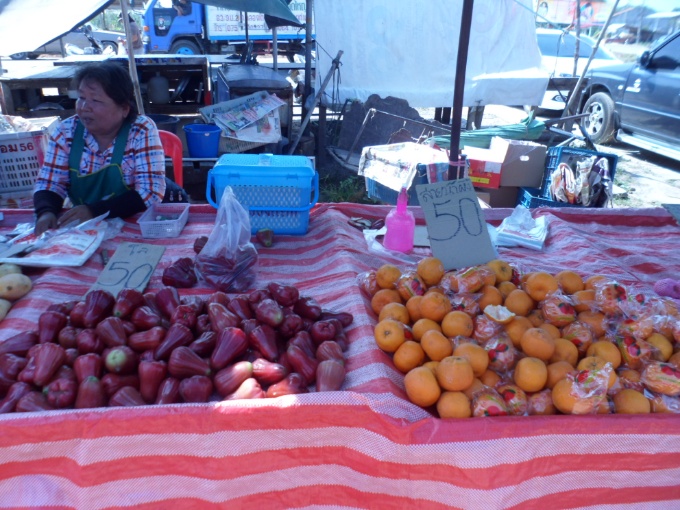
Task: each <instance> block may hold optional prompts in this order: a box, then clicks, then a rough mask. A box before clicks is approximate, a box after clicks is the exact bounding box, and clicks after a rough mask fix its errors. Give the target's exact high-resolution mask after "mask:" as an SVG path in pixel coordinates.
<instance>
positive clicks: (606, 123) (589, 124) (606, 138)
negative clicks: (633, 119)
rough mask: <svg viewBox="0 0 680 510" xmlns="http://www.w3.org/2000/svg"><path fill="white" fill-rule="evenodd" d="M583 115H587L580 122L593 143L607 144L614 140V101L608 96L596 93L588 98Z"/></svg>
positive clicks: (604, 93) (603, 93)
mask: <svg viewBox="0 0 680 510" xmlns="http://www.w3.org/2000/svg"><path fill="white" fill-rule="evenodd" d="M583 113H587V114H588V116H587V117H584V118H583V121H582V122H583V127H584V128H585V130H586V132H587V133H588V135H590V138H591V140H592V141H593V143H599V144H603V143H609V142H611V141H612V140H613V139H614V131H615V130H616V129H615V128H616V121H615V119H614V101H613V100H612V98H611V97H609V94H607V93H606V92H597V93H595V94H593V95H592V96H590V97H589V98H588V101H586V104H585V106H584V107H583Z"/></svg>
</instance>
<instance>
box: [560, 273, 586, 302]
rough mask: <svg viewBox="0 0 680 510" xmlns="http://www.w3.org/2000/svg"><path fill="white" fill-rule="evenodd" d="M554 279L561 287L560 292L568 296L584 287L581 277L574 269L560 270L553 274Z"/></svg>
mask: <svg viewBox="0 0 680 510" xmlns="http://www.w3.org/2000/svg"><path fill="white" fill-rule="evenodd" d="M555 279H556V280H557V283H558V285H559V286H560V289H562V292H564V293H565V294H567V295H569V296H571V295H572V294H574V293H575V292H579V291H581V290H583V289H584V288H585V283H583V278H581V276H580V275H579V274H578V273H576V272H574V271H569V270H565V271H560V272H559V273H556V274H555Z"/></svg>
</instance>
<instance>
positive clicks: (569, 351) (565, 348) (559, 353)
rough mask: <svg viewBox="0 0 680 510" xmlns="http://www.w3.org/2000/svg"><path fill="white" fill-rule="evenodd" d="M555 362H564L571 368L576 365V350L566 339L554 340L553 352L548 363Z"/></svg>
mask: <svg viewBox="0 0 680 510" xmlns="http://www.w3.org/2000/svg"><path fill="white" fill-rule="evenodd" d="M556 361H566V362H567V363H569V364H570V365H571V366H573V367H575V366H576V363H578V349H577V348H576V346H575V345H574V344H573V343H572V342H570V341H569V340H567V339H566V338H556V339H555V352H554V353H553V355H552V356H550V359H549V360H548V362H549V363H555V362H556Z"/></svg>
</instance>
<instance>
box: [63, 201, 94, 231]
mask: <svg viewBox="0 0 680 510" xmlns="http://www.w3.org/2000/svg"><path fill="white" fill-rule="evenodd" d="M91 219H92V211H90V208H89V207H88V206H86V205H77V206H75V207H72V208H71V209H67V210H66V212H65V213H64V214H62V215H61V216H59V221H58V222H57V224H58V225H59V226H60V227H61V226H63V225H68V224H69V223H71V222H74V221H77V222H78V225H80V224H81V223H82V222H84V221H87V220H91Z"/></svg>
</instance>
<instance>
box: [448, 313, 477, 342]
mask: <svg viewBox="0 0 680 510" xmlns="http://www.w3.org/2000/svg"><path fill="white" fill-rule="evenodd" d="M441 327H442V333H444V334H445V335H446V336H448V337H449V338H455V337H457V336H465V337H471V336H472V332H473V330H474V323H473V321H472V317H470V316H469V315H468V314H467V313H465V312H462V311H460V310H454V311H452V312H449V313H447V314H446V315H445V316H444V318H443V319H442V323H441Z"/></svg>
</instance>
